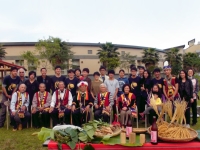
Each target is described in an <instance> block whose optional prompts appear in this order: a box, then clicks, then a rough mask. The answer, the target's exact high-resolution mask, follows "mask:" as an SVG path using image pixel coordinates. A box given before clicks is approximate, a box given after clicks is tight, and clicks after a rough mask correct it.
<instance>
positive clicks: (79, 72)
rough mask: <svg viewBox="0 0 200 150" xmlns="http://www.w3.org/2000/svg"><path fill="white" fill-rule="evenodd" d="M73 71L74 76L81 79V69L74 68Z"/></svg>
mask: <svg viewBox="0 0 200 150" xmlns="http://www.w3.org/2000/svg"><path fill="white" fill-rule="evenodd" d="M74 73H75V77H76V78H78V79H79V80H80V81H82V80H83V76H82V75H81V69H75V70H74Z"/></svg>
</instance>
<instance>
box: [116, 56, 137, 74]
mask: <svg viewBox="0 0 200 150" xmlns="http://www.w3.org/2000/svg"><path fill="white" fill-rule="evenodd" d="M136 57H137V56H132V55H131V54H130V53H124V54H123V55H121V64H120V68H125V69H127V70H128V72H129V69H130V66H131V65H135V59H136Z"/></svg>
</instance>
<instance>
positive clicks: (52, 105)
mask: <svg viewBox="0 0 200 150" xmlns="http://www.w3.org/2000/svg"><path fill="white" fill-rule="evenodd" d="M65 92H67V90H65V89H64V90H63V93H61V92H60V98H61V100H63V98H64V95H65ZM72 101H73V98H72V94H71V92H70V91H69V95H68V106H71V105H72ZM55 105H56V91H55V92H54V93H53V96H52V99H51V107H55Z"/></svg>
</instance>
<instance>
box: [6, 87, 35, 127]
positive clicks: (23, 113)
mask: <svg viewBox="0 0 200 150" xmlns="http://www.w3.org/2000/svg"><path fill="white" fill-rule="evenodd" d="M25 91H26V85H25V84H20V85H19V90H18V91H17V92H14V94H13V95H12V99H11V104H10V110H11V120H12V123H13V131H17V129H18V130H22V124H23V126H25V125H26V123H27V122H28V120H29V119H30V116H31V115H30V113H29V112H28V111H27V108H28V106H29V95H28V93H27V92H25Z"/></svg>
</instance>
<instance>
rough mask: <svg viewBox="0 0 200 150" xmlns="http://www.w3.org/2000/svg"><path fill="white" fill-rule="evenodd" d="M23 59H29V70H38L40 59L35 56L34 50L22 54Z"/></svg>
mask: <svg viewBox="0 0 200 150" xmlns="http://www.w3.org/2000/svg"><path fill="white" fill-rule="evenodd" d="M21 57H22V59H24V60H26V61H27V64H28V70H36V69H37V67H38V66H39V64H40V61H39V59H38V58H37V57H36V56H35V53H34V52H32V51H26V52H23V53H22V54H21Z"/></svg>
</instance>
